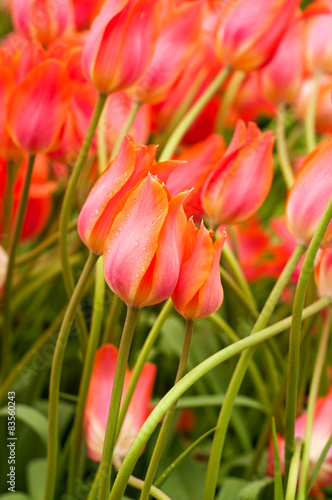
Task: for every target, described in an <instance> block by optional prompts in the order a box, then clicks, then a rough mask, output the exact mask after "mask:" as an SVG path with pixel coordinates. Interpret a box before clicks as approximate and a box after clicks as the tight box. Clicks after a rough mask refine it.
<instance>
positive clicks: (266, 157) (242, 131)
mask: <svg viewBox="0 0 332 500" xmlns="http://www.w3.org/2000/svg"><path fill="white" fill-rule="evenodd" d="M273 144H274V137H273V132H272V131H271V130H269V131H267V132H261V131H260V130H259V128H258V127H257V125H256V124H255V123H253V122H249V124H248V128H247V127H246V125H245V124H244V122H243V121H242V120H239V121H238V122H237V125H236V129H235V132H234V135H233V139H232V141H231V143H230V145H229V146H228V148H227V150H226V153H225V155H224V156H223V158H222V159H221V160H220V162H219V163H218V165H217V166H216V167H215V168H214V169H213V170H212V172H211V173H210V175H209V177H208V178H207V180H206V182H205V184H204V187H203V193H202V199H203V206H204V209H205V212H206V213H207V215H208V216H209V217H210V219H211V221H212V222H214V223H215V224H217V225H219V224H237V223H239V222H243V221H245V220H246V219H248V218H249V217H250V216H251V215H253V214H254V213H255V212H256V210H258V208H259V207H260V206H261V205H262V203H263V201H264V200H265V198H266V196H267V194H268V192H269V190H270V187H271V184H272V177H273V159H272V149H273Z"/></svg>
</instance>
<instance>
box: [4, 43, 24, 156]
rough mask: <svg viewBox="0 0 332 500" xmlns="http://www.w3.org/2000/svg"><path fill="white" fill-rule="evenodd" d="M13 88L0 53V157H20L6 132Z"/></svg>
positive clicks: (10, 74)
mask: <svg viewBox="0 0 332 500" xmlns="http://www.w3.org/2000/svg"><path fill="white" fill-rule="evenodd" d="M14 88H15V78H14V75H13V72H12V69H11V68H10V67H7V66H6V62H5V57H4V54H3V52H0V156H1V157H2V158H15V157H18V156H20V149H19V148H18V147H17V146H16V145H15V144H14V143H13V141H12V139H11V137H10V135H9V133H8V131H7V116H6V111H7V106H8V101H9V98H10V95H11V93H12V91H13V90H14Z"/></svg>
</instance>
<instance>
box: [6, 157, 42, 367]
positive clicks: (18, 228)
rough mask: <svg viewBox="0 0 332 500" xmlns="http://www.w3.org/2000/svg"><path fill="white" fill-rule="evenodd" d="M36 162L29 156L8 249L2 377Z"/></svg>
mask: <svg viewBox="0 0 332 500" xmlns="http://www.w3.org/2000/svg"><path fill="white" fill-rule="evenodd" d="M34 161H35V155H29V158H28V165H27V171H26V174H25V179H24V185H23V190H22V194H21V199H20V204H19V207H18V211H17V215H16V219H15V226H14V231H13V237H12V239H11V241H10V244H9V248H8V267H7V274H6V281H5V285H4V324H3V337H2V369H1V371H2V375H5V374H6V372H7V362H8V360H9V358H10V336H11V329H12V318H11V311H10V301H11V290H12V281H13V274H14V266H15V253H16V247H17V245H18V242H19V239H20V236H21V232H22V226H23V222H24V217H25V212H26V208H27V204H28V196H29V188H30V183H31V177H32V170H33V164H34Z"/></svg>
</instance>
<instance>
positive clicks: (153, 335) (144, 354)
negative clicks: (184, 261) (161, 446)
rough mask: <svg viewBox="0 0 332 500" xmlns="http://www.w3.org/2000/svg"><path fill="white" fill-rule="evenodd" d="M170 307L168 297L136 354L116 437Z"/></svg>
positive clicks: (171, 304) (170, 309)
mask: <svg viewBox="0 0 332 500" xmlns="http://www.w3.org/2000/svg"><path fill="white" fill-rule="evenodd" d="M172 309H173V303H172V301H171V299H168V300H167V301H166V302H165V304H164V306H163V308H162V310H161V311H160V313H159V316H158V317H157V319H156V321H155V322H154V325H153V327H152V328H151V331H150V333H149V335H148V336H147V338H146V340H145V342H144V345H143V347H142V348H141V350H140V353H139V355H138V358H137V361H136V363H135V366H134V369H133V372H132V375H131V378H130V382H129V384H128V388H127V391H126V394H125V396H124V398H123V402H122V405H121V411H120V415H119V419H118V426H117V437H118V436H119V433H120V430H121V427H122V424H123V421H124V418H125V416H126V413H127V410H128V407H129V403H130V400H131V398H132V395H133V393H134V390H135V387H136V385H137V382H138V379H139V377H140V374H141V373H142V370H143V366H144V364H145V363H146V361H147V359H148V357H149V354H150V351H151V349H152V347H153V346H154V344H155V342H156V340H157V337H158V335H159V332H160V330H161V328H162V326H163V324H164V323H165V321H166V318H167V317H168V316H169V314H170V312H171V311H172Z"/></svg>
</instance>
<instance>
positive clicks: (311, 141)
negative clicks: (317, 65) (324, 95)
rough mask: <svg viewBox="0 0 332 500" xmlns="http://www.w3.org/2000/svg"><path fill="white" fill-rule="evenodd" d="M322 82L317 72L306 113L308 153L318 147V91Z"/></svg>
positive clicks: (305, 125)
mask: <svg viewBox="0 0 332 500" xmlns="http://www.w3.org/2000/svg"><path fill="white" fill-rule="evenodd" d="M319 81H320V72H319V71H315V74H314V87H313V89H312V94H311V95H310V96H309V99H308V104H307V109H306V113H305V122H304V127H305V138H306V145H307V152H308V153H311V151H312V150H313V149H315V147H316V108H317V98H318V89H319Z"/></svg>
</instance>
